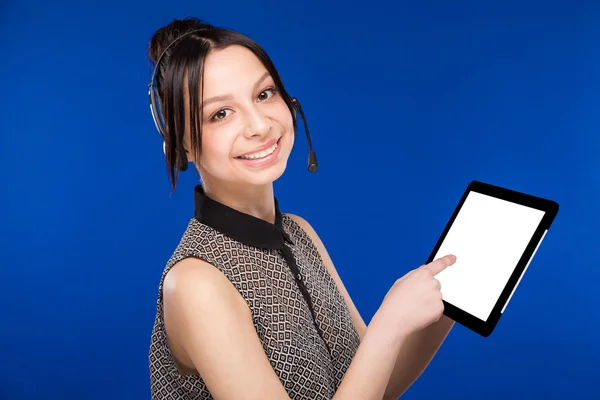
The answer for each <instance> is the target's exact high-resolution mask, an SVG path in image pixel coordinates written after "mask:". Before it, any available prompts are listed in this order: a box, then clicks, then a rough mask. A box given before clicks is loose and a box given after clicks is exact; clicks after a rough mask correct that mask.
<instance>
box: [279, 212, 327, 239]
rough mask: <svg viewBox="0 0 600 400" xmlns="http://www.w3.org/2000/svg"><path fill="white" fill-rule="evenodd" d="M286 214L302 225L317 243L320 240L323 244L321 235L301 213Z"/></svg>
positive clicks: (299, 225)
mask: <svg viewBox="0 0 600 400" xmlns="http://www.w3.org/2000/svg"><path fill="white" fill-rule="evenodd" d="M284 216H286V217H288V218H289V219H290V220H292V221H293V222H295V223H296V225H298V227H300V228H301V229H302V230H303V231H304V232H305V233H306V234H307V235H308V236H309V237H310V238H311V239H312V240H313V241H314V242H315V244H317V242H318V243H319V244H320V245H322V243H321V239H320V238H319V235H318V234H317V232H316V231H315V229H314V228H313V227H312V225H311V224H310V223H309V222H308V221H307V220H306V219H304V218H302V217H301V216H299V215H296V214H289V213H286V214H284ZM317 247H318V246H317Z"/></svg>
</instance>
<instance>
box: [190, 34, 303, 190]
mask: <svg viewBox="0 0 600 400" xmlns="http://www.w3.org/2000/svg"><path fill="white" fill-rule="evenodd" d="M203 90H204V94H203V105H204V110H203V115H202V153H201V156H200V159H199V160H197V162H196V166H197V168H198V170H199V172H200V176H201V178H202V180H203V181H205V182H206V183H208V184H210V185H212V186H214V185H219V184H223V183H225V184H235V185H240V184H241V185H255V186H260V185H266V184H271V183H272V182H273V181H275V180H276V179H277V178H279V177H280V176H281V175H282V174H283V172H284V170H285V168H286V165H287V160H288V157H289V154H290V152H291V150H292V147H293V144H294V130H293V120H292V114H291V113H290V110H289V108H288V107H287V105H286V103H285V102H284V100H283V98H282V97H281V95H280V94H279V92H278V88H276V87H275V82H274V81H273V79H272V77H271V76H270V75H269V73H268V71H267V69H266V68H265V67H264V65H263V64H262V63H261V62H260V60H259V59H258V58H257V57H256V56H255V55H254V53H252V52H251V51H250V50H248V49H246V48H245V47H242V46H229V47H227V48H225V49H222V50H213V51H211V52H210V53H209V54H208V56H207V58H206V62H205V67H204V89H203ZM188 143H189V142H188Z"/></svg>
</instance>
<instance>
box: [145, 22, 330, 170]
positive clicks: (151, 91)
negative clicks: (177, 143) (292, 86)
mask: <svg viewBox="0 0 600 400" xmlns="http://www.w3.org/2000/svg"><path fill="white" fill-rule="evenodd" d="M203 30H206V28H204V29H196V30H193V31H190V32H187V33H185V34H183V35H181V36H179V37H178V38H176V39H175V40H173V41H172V42H171V43H170V44H169V45H168V46H167V47H165V49H164V50H163V51H162V53H161V54H160V56H159V57H158V60H156V65H155V66H154V71H152V77H151V80H150V83H149V84H148V97H149V100H150V112H151V113H152V119H153V120H154V125H156V129H157V130H158V133H159V134H160V136H161V137H162V139H163V153H165V154H166V151H167V149H166V137H167V133H166V128H165V126H164V125H163V124H162V123H161V122H160V121H161V118H160V113H159V112H158V106H157V104H156V103H157V102H156V96H155V85H156V74H157V72H158V66H159V65H160V61H161V60H162V58H163V56H164V55H165V54H166V52H167V50H169V48H170V47H171V46H173V45H174V44H175V43H176V42H178V41H179V40H180V39H182V38H184V37H186V36H188V35H191V34H192V33H196V32H200V31H203ZM291 102H292V104H293V106H294V109H295V110H296V111H297V112H298V113H299V114H300V117H301V118H302V122H303V123H304V130H305V131H306V140H307V142H308V149H309V153H308V170H309V171H310V172H317V171H318V169H319V165H318V163H317V155H316V154H315V152H314V150H313V147H312V142H311V140H310V133H309V131H308V124H307V123H306V116H305V115H304V111H303V110H302V106H301V105H300V102H299V101H298V99H297V98H296V97H292V98H291ZM187 167H188V161H187V157H186V155H185V153H183V152H182V153H181V154H180V155H179V160H178V169H179V170H180V171H185V170H187Z"/></svg>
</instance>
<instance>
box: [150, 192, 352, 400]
mask: <svg viewBox="0 0 600 400" xmlns="http://www.w3.org/2000/svg"><path fill="white" fill-rule="evenodd" d="M274 201H275V208H276V221H275V223H274V224H271V223H268V222H266V221H264V220H262V219H259V218H256V217H254V216H251V215H249V214H245V213H242V212H239V211H237V210H234V209H232V208H229V207H228V206H226V205H224V204H221V203H219V202H217V201H215V200H213V199H211V198H210V197H208V196H207V195H206V194H205V193H204V191H203V188H202V186H201V185H198V186H196V188H195V189H194V207H195V213H194V217H193V218H191V219H190V221H189V224H188V226H187V228H186V230H185V232H184V233H183V236H182V238H181V240H180V242H179V245H178V246H177V248H176V249H175V251H174V253H173V254H172V256H171V258H170V259H169V261H168V262H167V265H166V267H165V269H164V271H163V273H162V277H161V279H160V282H159V289H158V300H157V311H156V318H155V322H154V327H153V330H152V335H151V342H150V352H149V361H150V384H151V396H152V400H192V399H193V400H208V399H212V396H211V394H210V392H209V391H208V389H207V387H206V385H205V384H204V382H203V380H202V377H201V376H199V375H197V374H195V375H181V374H180V373H179V372H178V370H177V368H176V366H175V364H174V361H173V359H172V357H171V354H170V351H169V347H168V345H167V338H166V333H165V326H164V318H163V304H162V289H163V282H164V278H165V276H166V274H167V272H168V271H169V269H170V268H171V267H172V266H173V265H174V264H175V263H177V262H178V261H180V260H182V259H184V258H186V257H198V258H202V259H204V260H206V261H208V262H209V263H210V264H211V265H213V266H214V267H215V268H218V269H219V270H220V271H221V272H222V273H223V274H224V275H225V276H226V277H227V278H228V279H229V280H230V281H231V283H232V284H233V285H234V286H235V288H236V289H237V290H238V292H239V293H240V294H241V295H242V297H243V298H244V299H245V301H246V303H247V305H248V307H249V309H250V310H251V313H252V317H253V322H254V327H255V329H256V334H257V335H258V337H259V339H260V341H261V343H262V346H263V349H264V352H265V355H266V356H267V358H268V359H269V361H270V363H271V366H272V367H273V370H274V371H275V373H276V374H277V376H278V377H279V380H280V382H281V384H282V385H283V386H284V387H285V389H286V390H287V392H288V394H289V396H290V398H291V399H293V400H325V399H331V398H332V397H333V395H334V393H335V391H336V390H337V388H338V386H339V385H340V383H341V381H342V379H343V378H344V375H345V373H346V371H347V369H348V367H349V366H350V363H351V361H352V359H353V357H354V355H355V353H356V351H357V349H358V346H359V342H360V339H359V336H358V333H357V331H356V329H355V327H354V324H353V322H352V318H351V316H350V313H349V310H348V308H347V306H346V304H345V302H344V299H343V297H342V295H341V294H340V292H339V291H338V289H337V286H336V284H335V282H334V280H333V279H332V278H331V276H330V275H329V273H328V271H327V268H326V267H325V266H324V265H323V262H322V260H321V257H320V255H319V252H318V250H317V248H316V247H315V245H314V243H313V242H312V240H311V239H310V237H309V236H308V235H307V234H306V232H305V231H304V230H303V229H302V228H301V227H300V226H299V225H298V224H297V223H296V222H295V221H293V220H292V219H291V218H290V217H289V216H287V215H285V214H282V213H281V212H280V210H279V206H278V202H277V199H274Z"/></svg>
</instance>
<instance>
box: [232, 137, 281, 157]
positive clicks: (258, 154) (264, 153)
mask: <svg viewBox="0 0 600 400" xmlns="http://www.w3.org/2000/svg"><path fill="white" fill-rule="evenodd" d="M277 147H279V141H277V142H275V143H274V144H273V145H272V146H271V147H269V148H267V149H264V150H261V151H257V152H256V153H252V154H246V155H244V156H239V157H238V158H239V159H242V160H260V159H261V158H265V157H267V156H269V155H271V154H273V153H274V152H275V150H277Z"/></svg>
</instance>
